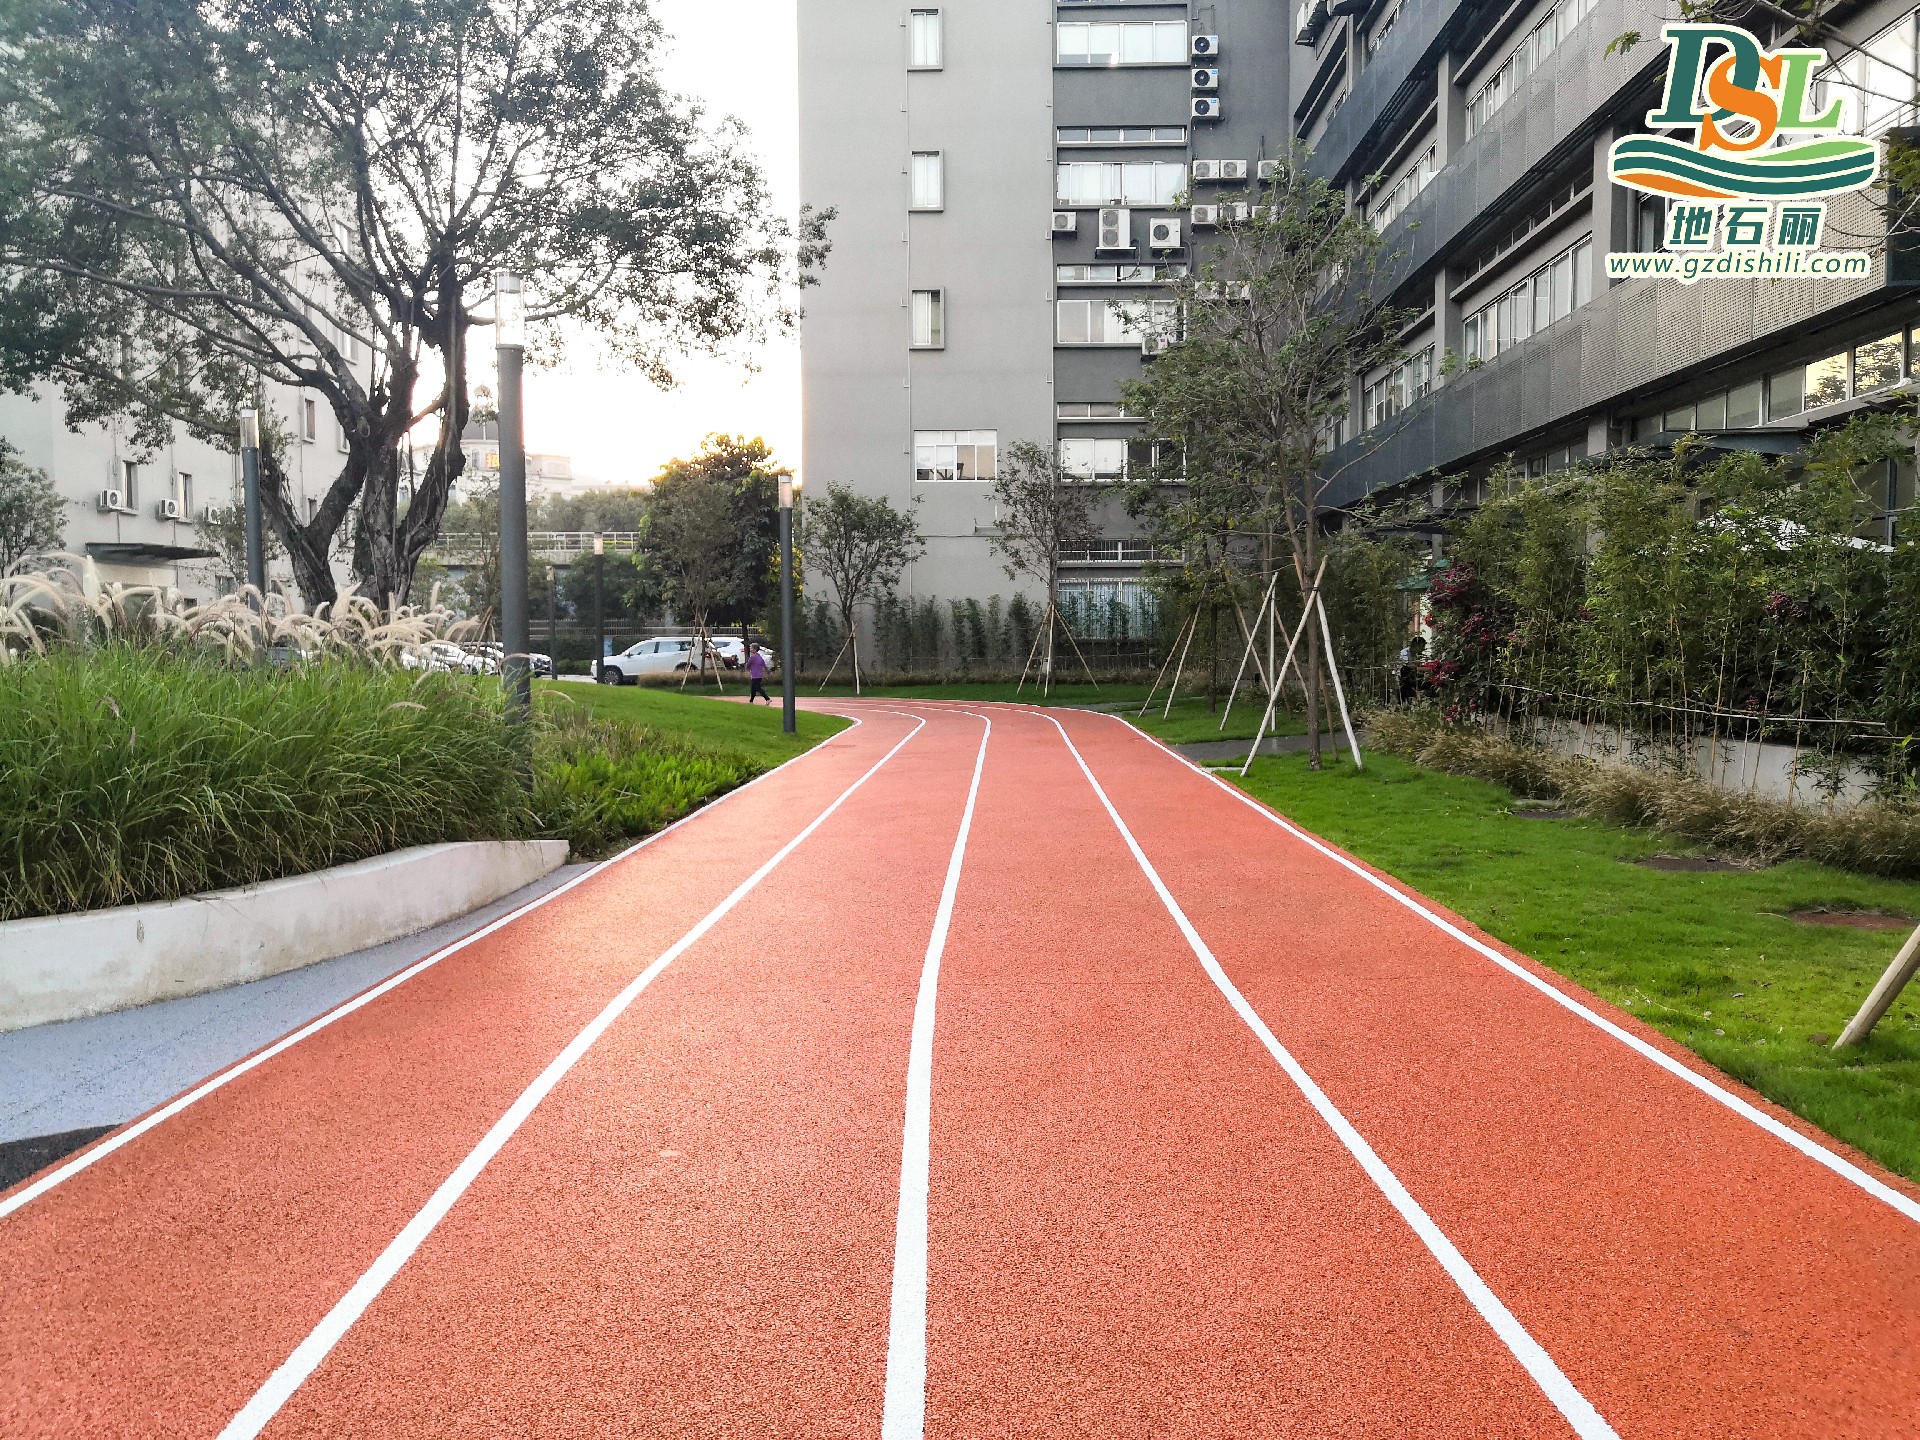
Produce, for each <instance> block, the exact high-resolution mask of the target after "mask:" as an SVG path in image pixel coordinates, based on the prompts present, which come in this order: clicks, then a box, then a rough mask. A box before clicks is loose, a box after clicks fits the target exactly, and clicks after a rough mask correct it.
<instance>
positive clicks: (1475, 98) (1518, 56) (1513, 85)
mask: <svg viewBox="0 0 1920 1440" xmlns="http://www.w3.org/2000/svg"><path fill="white" fill-rule="evenodd" d="M1597 3H1599V0H1561V3H1560V4H1558V5H1556V6H1555V7H1554V8H1553V9H1551V10H1549V11H1548V12H1547V13H1546V16H1545V17H1544V18H1543V19H1542V20H1541V21H1540V23H1539V24H1537V25H1535V26H1534V27H1533V28H1532V29H1531V30H1529V31H1528V32H1527V33H1526V34H1525V35H1523V36H1521V37H1520V41H1519V43H1518V44H1516V45H1515V46H1514V47H1513V49H1512V50H1510V51H1508V52H1507V57H1506V59H1504V60H1503V61H1501V63H1500V66H1499V68H1498V69H1496V70H1495V71H1494V72H1493V74H1492V75H1490V76H1489V77H1488V78H1487V80H1486V83H1485V84H1483V85H1481V86H1480V88H1479V89H1477V90H1475V91H1474V92H1473V94H1472V95H1470V96H1469V97H1468V98H1467V138H1468V139H1469V140H1471V139H1472V138H1473V137H1474V136H1475V135H1477V134H1478V133H1479V132H1480V131H1481V130H1482V129H1483V128H1484V127H1485V126H1486V123H1487V122H1488V121H1489V120H1491V119H1492V118H1493V117H1494V115H1495V114H1497V113H1498V112H1499V110H1500V107H1501V106H1503V105H1505V104H1506V103H1507V101H1509V100H1511V99H1512V98H1513V97H1514V95H1516V94H1517V93H1518V92H1519V89H1520V87H1521V86H1522V85H1524V84H1526V83H1527V76H1529V75H1531V74H1532V73H1533V72H1534V71H1535V70H1537V69H1539V68H1540V65H1541V63H1542V62H1543V61H1545V60H1546V58H1547V57H1548V56H1549V55H1551V54H1553V52H1554V50H1555V49H1556V48H1557V47H1558V45H1559V43H1560V42H1561V41H1562V40H1564V39H1565V38H1566V37H1567V36H1568V35H1570V34H1572V33H1573V28H1574V26H1576V25H1578V24H1579V23H1580V22H1581V21H1582V20H1584V19H1586V18H1587V17H1588V16H1589V15H1591V14H1592V13H1593V7H1594V6H1595V5H1596V4H1597Z"/></svg>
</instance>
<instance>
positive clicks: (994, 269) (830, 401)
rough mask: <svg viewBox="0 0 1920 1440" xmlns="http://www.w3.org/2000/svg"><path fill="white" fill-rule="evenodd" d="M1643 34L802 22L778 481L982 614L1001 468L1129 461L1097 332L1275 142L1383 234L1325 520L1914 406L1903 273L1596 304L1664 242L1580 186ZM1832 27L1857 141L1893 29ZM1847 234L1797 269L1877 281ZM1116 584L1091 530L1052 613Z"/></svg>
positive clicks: (1653, 286) (1897, 19)
mask: <svg viewBox="0 0 1920 1440" xmlns="http://www.w3.org/2000/svg"><path fill="white" fill-rule="evenodd" d="M1673 18H1674V17H1673V16H1671V15H1669V14H1667V13H1666V12H1665V11H1664V10H1663V9H1662V8H1661V7H1660V6H1659V5H1658V4H1656V3H1653V0H1513V3H1504V0H1492V3H1487V0H1373V3H1370V4H1369V3H1365V0H1358V3H1356V0H1293V3H1292V4H1290V5H1288V6H1281V5H1274V4H1266V3H1254V0H1215V3H1212V4H1204V5H1202V4H1195V5H1169V4H1160V3H1153V0H1107V3H1085V0H1058V3H1053V4H1047V3H1040V0H979V3H968V4H966V5H964V6H936V5H933V4H928V5H925V6H913V5H905V6H901V5H881V4H877V3H873V0H856V3H848V0H802V3H801V5H800V11H799V19H800V160H801V186H802V195H803V198H804V199H805V200H806V201H807V202H808V203H810V204H812V205H815V206H819V207H832V208H833V209H834V211H835V212H836V218H835V219H834V221H833V223H832V226H831V228H830V234H831V238H832V240H833V247H834V248H833V253H832V255H831V257H830V259H829V262H828V265H827V267H826V270H825V272H824V275H823V279H822V284H821V285H820V287H819V288H818V289H817V290H816V291H814V292H813V293H812V294H810V295H809V297H808V302H807V314H806V318H805V321H804V325H803V330H802V344H803V384H804V390H805V395H804V421H805V438H804V473H805V475H806V477H807V479H808V481H809V482H810V483H811V484H812V485H813V486H814V487H816V488H818V487H820V486H823V485H825V484H831V483H843V484H846V485H849V486H851V487H852V488H854V489H856V490H858V491H860V492H862V493H868V494H882V495H886V496H887V497H888V498H889V499H891V500H892V501H893V502H894V503H895V504H897V505H902V506H905V505H911V504H917V505H918V507H919V512H918V513H919V517H920V522H921V529H922V531H923V533H924V534H925V535H926V537H927V542H928V549H927V554H926V556H925V558H924V559H923V560H921V561H920V562H919V563H917V564H916V565H915V566H913V567H912V569H911V571H910V573H909V574H908V575H907V576H906V579H905V584H906V588H907V589H908V590H909V592H910V593H912V594H914V595H916V596H927V595H931V596H936V597H941V598H962V597H975V598H979V597H984V596H986V595H988V594H991V593H994V592H1008V591H1010V590H1011V589H1013V588H1015V586H1014V585H1013V583H1012V582H1010V581H1009V580H1008V579H1007V577H1006V575H1005V573H1004V570H1003V569H1002V568H1001V565H1000V562H999V560H998V558H997V557H996V556H995V555H994V554H993V552H992V551H991V548H990V540H991V537H992V534H993V532H994V529H995V521H996V517H995V515H994V514H993V507H992V502H991V498H990V494H989V481H990V478H991V476H992V474H993V473H994V469H995V467H996V465H997V464H998V457H999V456H1001V455H1003V454H1004V453H1005V451H1006V448H1007V446H1008V445H1010V444H1011V443H1012V442H1014V441H1016V440H1021V439H1034V440H1040V441H1042V442H1043V443H1048V444H1052V445H1054V446H1056V447H1057V449H1058V453H1059V455H1060V457H1061V460H1062V463H1063V464H1064V465H1065V466H1066V467H1067V468H1068V469H1070V470H1072V471H1074V472H1076V473H1081V474H1086V475H1089V476H1096V477H1100V478H1118V477H1120V476H1122V475H1124V474H1125V473H1126V472H1127V470H1128V468H1129V467H1130V465H1133V464H1137V463H1138V462H1139V461H1140V460H1141V459H1144V458H1146V457H1145V456H1144V455H1142V454H1141V453H1140V447H1139V445H1138V443H1137V442H1136V441H1135V440H1134V433H1135V431H1136V430H1137V425H1136V424H1135V423H1133V422H1130V421H1128V420H1127V419H1126V417H1125V416H1124V415H1123V414H1121V394H1120V387H1121V385H1122V383H1123V382H1124V381H1125V379H1126V378H1127V377H1129V376H1131V375H1135V374H1138V373H1139V368H1140V366H1141V365H1142V364H1143V363H1151V360H1150V358H1148V357H1147V356H1146V355H1145V354H1144V353H1143V349H1150V348H1151V340H1150V338H1149V337H1145V336H1143V335H1142V334H1140V333H1138V331H1137V329H1136V328H1135V327H1134V325H1133V324H1132V323H1131V322H1133V321H1136V320H1138V318H1139V317H1141V316H1146V317H1148V318H1149V319H1150V318H1151V312H1152V303H1151V302H1152V300H1153V298H1154V295H1155V287H1156V285H1157V284H1162V283H1164V281H1165V280H1166V279H1167V278H1168V277H1169V271H1170V270H1171V269H1172V268H1174V267H1180V266H1184V265H1186V264H1189V263H1191V260H1192V257H1193V254H1194V250H1193V247H1194V246H1195V245H1196V243H1197V244H1198V245H1199V246H1201V247H1204V245H1205V237H1206V235H1207V234H1208V233H1209V228H1210V227H1211V226H1215V225H1218V224H1220V223H1230V221H1229V220H1228V218H1227V217H1229V216H1230V215H1231V214H1232V212H1231V211H1230V210H1222V209H1220V208H1218V207H1223V206H1231V205H1232V204H1234V203H1236V197H1237V196H1240V195H1242V193H1243V192H1244V191H1245V190H1246V189H1248V188H1250V187H1251V186H1252V185H1255V184H1257V181H1258V165H1259V162H1260V160H1262V159H1263V158H1267V157H1270V156H1273V155H1276V154H1279V153H1281V152H1282V151H1283V150H1284V149H1285V148H1286V147H1287V146H1288V145H1289V144H1290V143H1292V141H1294V140H1295V139H1298V140H1300V141H1303V142H1305V144H1306V145H1307V146H1309V147H1310V149H1311V151H1312V157H1313V158H1312V164H1313V166H1314V168H1315V169H1316V170H1317V171H1318V172H1319V173H1321V174H1323V175H1325V176H1326V177H1328V178H1329V179H1330V180H1332V181H1333V182H1334V183H1336V184H1337V185H1339V186H1341V187H1343V188H1344V189H1345V191H1346V193H1347V195H1348V198H1349V203H1350V204H1351V205H1353V206H1354V207H1356V208H1358V209H1360V210H1362V211H1363V212H1364V213H1366V214H1367V215H1368V216H1369V218H1371V219H1372V220H1373V221H1374V223H1375V224H1376V225H1377V226H1378V227H1379V229H1380V231H1381V233H1382V236H1383V239H1384V241H1385V246H1384V248H1385V250H1386V251H1387V252H1388V253H1389V254H1390V255H1391V256H1392V258H1391V260H1390V262H1389V263H1388V266H1387V269H1386V273H1385V275H1384V277H1383V280H1384V284H1383V287H1382V288H1383V291H1384V293H1383V296H1382V298H1391V299H1392V300H1393V301H1394V302H1395V304H1396V305H1399V306H1404V307H1407V308H1410V309H1412V310H1413V311H1415V312H1417V315H1418V318H1417V319H1416V320H1415V321H1414V323H1413V324H1412V325H1411V327H1410V328H1409V329H1408V331H1407V332H1406V334H1405V337H1404V339H1405V343H1406V350H1407V359H1406V360H1405V362H1404V363H1400V364H1397V365H1395V366H1393V367H1392V368H1391V369H1388V370H1383V371H1382V372H1380V373H1376V374H1369V375H1355V376H1351V377H1349V381H1348V384H1349V389H1350V396H1349V403H1350V409H1349V414H1348V417H1347V420H1346V423H1345V425H1344V426H1343V427H1342V429H1341V431H1340V432H1339V433H1338V434H1337V435H1336V436H1334V437H1332V440H1333V451H1334V453H1333V454H1332V456H1331V457H1330V462H1329V463H1330V467H1331V468H1336V469H1337V470H1338V472H1339V478H1338V480H1337V482H1336V483H1335V485H1334V487H1333V489H1332V491H1331V492H1330V493H1329V495H1328V497H1327V498H1328V501H1329V503H1330V504H1332V505H1334V506H1344V505H1351V504H1352V503H1354V502H1355V501H1358V500H1360V499H1363V498H1365V497H1367V496H1369V495H1375V494H1378V493H1380V492H1382V491H1394V490H1413V491H1417V492H1419V493H1421V494H1423V495H1424V494H1426V493H1428V492H1429V491H1431V493H1432V498H1433V499H1434V500H1435V501H1436V502H1437V503H1438V504H1439V505H1441V506H1442V507H1451V506H1456V505H1458V504H1461V503H1467V504H1470V503H1472V501H1473V499H1474V498H1475V496H1476V495H1477V493H1478V492H1479V487H1480V486H1481V485H1482V484H1483V483H1484V481H1485V477H1486V476H1487V475H1488V474H1489V473H1491V472H1492V471H1493V470H1495V469H1496V467H1500V466H1503V465H1507V464H1509V463H1510V464H1512V465H1516V466H1519V467H1521V468H1524V469H1528V470H1531V471H1534V472H1536V473H1541V472H1545V471H1547V470H1552V469H1557V468H1560V467H1562V466H1565V465H1567V464H1570V463H1572V462H1574V461H1577V460H1580V459H1583V458H1587V457H1592V456H1597V455H1600V454H1603V453H1605V452H1606V451H1608V450H1610V449H1613V448H1616V447H1619V446H1623V445H1628V444H1634V443H1641V444H1645V443H1654V442H1657V441H1658V440H1659V439H1660V438H1661V437H1663V436H1666V435H1669V434H1672V433H1676V432H1687V431H1698V432H1703V433H1707V434H1709V435H1711V436H1713V437H1715V438H1716V439H1717V440H1718V442H1719V443H1724V444H1727V445H1749V446H1757V447H1761V448H1768V449H1782V448H1791V447H1792V446H1794V445H1796V444H1798V443H1800V441H1801V438H1802V437H1803V436H1804V435H1805V433H1806V431H1807V430H1808V429H1809V427H1812V426H1817V425H1819V424H1821V423H1824V422H1826V421H1829V420H1831V419H1834V418H1836V417H1839V416H1843V415H1845V414H1847V413H1849V412H1850V411H1852V410H1855V409H1859V408H1864V407H1871V406H1877V405H1883V404H1886V403H1888V401H1889V398H1890V396H1892V395H1893V394H1895V393H1897V391H1898V390H1899V388H1900V387H1902V386H1903V385H1905V384H1906V383H1907V381H1908V378H1909V377H1910V376H1915V375H1917V374H1920V334H1917V333H1916V332H1915V326H1916V324H1920V303H1916V302H1915V300H1914V299H1913V298H1912V297H1913V295H1914V291H1913V290H1912V289H1911V288H1910V285H1911V282H1912V280H1913V279H1914V278H1915V272H1913V267H1912V264H1911V262H1910V261H1908V260H1907V259H1905V258H1904V257H1903V256H1902V255H1901V254H1899V253H1894V254H1892V255H1887V254H1876V258H1875V260H1874V263H1873V266H1872V270H1871V273H1870V274H1869V275H1867V276H1865V277H1861V278H1853V279H1844V280H1842V279H1798V280H1769V279H1759V278H1752V279H1737V280H1713V281H1710V282H1702V283H1698V284H1693V285H1683V284H1680V283H1678V282H1677V281H1673V280H1665V279H1630V280H1610V279H1609V278H1608V275H1607V271H1606V257H1607V255H1608V254H1609V253H1617V252H1626V251H1655V250H1659V249H1660V248H1662V247H1663V245H1664V244H1665V242H1666V221H1667V212H1666V211H1665V209H1664V208H1663V207H1662V206H1661V204H1660V203H1659V202H1658V201H1656V200H1651V199H1648V198H1645V197H1642V196H1640V195H1638V194H1637V193H1636V192H1633V191H1630V190H1627V189H1624V188H1621V187H1618V186H1615V185H1614V184H1612V183H1611V181H1610V179H1609V176H1608V170H1607V156H1608V152H1609V148H1610V147H1611V145H1612V142H1613V141H1614V140H1615V139H1616V138H1618V137H1620V136H1623V135H1627V134H1632V133H1636V132H1639V131H1642V130H1644V129H1646V126H1645V122H1644V117H1645V115H1646V112H1647V111H1648V110H1649V109H1651V108H1653V107H1654V106H1655V105H1656V104H1657V101H1658V94H1657V92H1658V90H1659V87H1660V82H1661V78H1662V76H1663V75H1664V70H1665V65H1666V59H1667V52H1666V48H1665V46H1664V45H1663V44H1662V43H1661V42H1660V40H1659V38H1658V37H1659V33H1660V29H1661V27H1662V25H1663V24H1665V23H1668V22H1669V21H1671V20H1672V19H1673ZM1830 18H1831V20H1832V21H1833V23H1834V24H1835V26H1836V27H1837V28H1838V30H1839V31H1840V32H1841V33H1842V34H1843V35H1844V36H1845V37H1846V38H1847V41H1848V42H1850V43H1848V44H1835V45H1832V46H1830V47H1829V48H1830V53H1831V54H1832V56H1833V58H1834V60H1835V64H1834V65H1833V67H1832V68H1831V69H1830V70H1829V71H1828V72H1827V74H1826V75H1825V76H1824V77H1823V81H1822V84H1823V86H1824V87H1825V89H1826V91H1827V93H1834V92H1835V91H1836V90H1838V89H1840V88H1851V89H1852V90H1853V92H1854V106H1853V110H1854V119H1855V128H1857V129H1864V130H1865V131H1866V132H1867V133H1873V134H1878V133H1881V132H1883V131H1885V130H1886V129H1888V128H1891V127H1893V126H1897V125H1912V124H1914V123H1915V114H1914V106H1913V105H1912V104H1911V103H1910V101H1911V97H1913V95H1914V94H1915V90H1916V82H1915V78H1914V76H1915V73H1916V25H1917V24H1920V20H1917V19H1916V13H1915V11H1914V9H1913V7H1912V6H1911V5H1910V4H1903V3H1900V0H1887V3H1880V4H1868V5H1863V6H1857V7H1853V8H1851V9H1848V8H1840V9H1836V10H1834V11H1833V12H1831V15H1830ZM1748 23H1749V24H1761V23H1763V20H1762V19H1761V18H1756V17H1749V20H1748ZM1628 32H1637V33H1638V34H1639V35H1640V37H1642V38H1641V40H1640V41H1639V43H1637V44H1632V45H1620V44H1616V43H1614V42H1615V41H1616V39H1617V38H1618V37H1621V36H1623V35H1625V34H1627V33H1628ZM1762 38H1767V37H1764V36H1763V37H1762ZM1775 39H1776V42H1777V43H1784V30H1783V32H1782V35H1781V36H1780V37H1775ZM1875 225H1876V219H1875V215H1874V213H1873V211H1872V208H1871V206H1870V204H1869V203H1868V201H1867V200H1866V199H1865V198H1864V197H1861V196H1852V197H1846V198H1843V199H1842V200H1839V201H1836V202H1834V203H1833V204H1832V206H1831V207H1830V213H1829V226H1830V230H1831V231H1832V232H1835V233H1839V234H1843V235H1845V237H1846V238H1844V239H1839V240H1835V239H1830V240H1829V241H1828V242H1827V243H1828V248H1835V249H1838V248H1853V247H1855V246H1858V247H1860V248H1874V249H1876V250H1877V249H1879V248H1880V247H1878V245H1877V237H1876V236H1875V235H1874V233H1873V232H1874V229H1875ZM1110 302H1119V305H1120V306H1121V307H1123V309H1116V307H1115V305H1114V304H1113V303H1110ZM1887 485H1888V493H1887V496H1886V502H1887V505H1888V508H1889V511H1890V512H1891V511H1892V510H1894V509H1898V508H1900V507H1903V506H1906V505H1911V504H1912V503H1913V495H1912V489H1913V477H1912V474H1911V469H1910V467H1909V468H1903V469H1902V470H1901V473H1900V474H1899V475H1890V476H1889V478H1888V482H1887ZM1890 523H1891V522H1890ZM1145 555H1146V551H1145V549H1144V547H1143V546H1142V544H1141V543H1140V542H1139V540H1138V538H1137V537H1136V536H1134V535H1133V533H1132V531H1131V528H1130V527H1129V525H1128V523H1127V520H1126V517H1125V516H1124V514H1121V513H1119V511H1118V509H1117V507H1115V508H1112V509H1110V511H1109V513H1108V514H1107V515H1106V517H1105V531H1104V538H1103V540H1102V541H1101V542H1100V543H1099V544H1097V545H1096V546H1094V547H1092V548H1091V550H1090V552H1089V553H1088V554H1087V555H1085V556H1073V557H1067V558H1068V560H1069V568H1068V570H1067V575H1068V583H1069V584H1075V585H1082V586H1089V587H1104V588H1105V589H1106V590H1108V591H1111V592H1113V593H1116V594H1118V593H1130V587H1137V585H1138V575H1139V567H1140V563H1141V561H1142V560H1143V559H1144V558H1145Z"/></svg>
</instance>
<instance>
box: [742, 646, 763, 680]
mask: <svg viewBox="0 0 1920 1440" xmlns="http://www.w3.org/2000/svg"><path fill="white" fill-rule="evenodd" d="M747 674H748V676H750V677H751V678H752V679H755V680H764V679H766V678H767V659H766V656H764V655H762V654H761V653H760V652H759V651H758V650H751V651H748V652H747Z"/></svg>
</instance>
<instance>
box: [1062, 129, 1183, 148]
mask: <svg viewBox="0 0 1920 1440" xmlns="http://www.w3.org/2000/svg"><path fill="white" fill-rule="evenodd" d="M1053 139H1054V143H1055V144H1056V145H1184V144H1186V143H1187V127H1186V126H1184V125H1057V126H1055V127H1054V131H1053Z"/></svg>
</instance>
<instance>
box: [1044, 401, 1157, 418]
mask: <svg viewBox="0 0 1920 1440" xmlns="http://www.w3.org/2000/svg"><path fill="white" fill-rule="evenodd" d="M1053 413H1054V415H1055V416H1056V417H1057V418H1058V419H1061V420H1134V419H1138V418H1139V417H1138V416H1134V415H1129V414H1127V407H1126V406H1124V405H1116V404H1114V403H1113V402H1112V401H1110V400H1062V401H1061V402H1060V403H1059V404H1057V405H1055V406H1054V407H1053Z"/></svg>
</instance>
